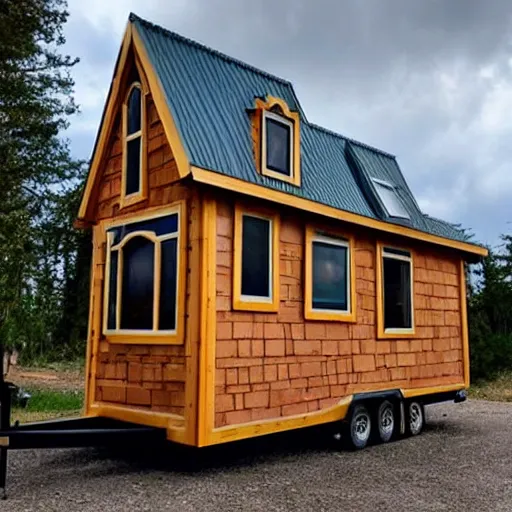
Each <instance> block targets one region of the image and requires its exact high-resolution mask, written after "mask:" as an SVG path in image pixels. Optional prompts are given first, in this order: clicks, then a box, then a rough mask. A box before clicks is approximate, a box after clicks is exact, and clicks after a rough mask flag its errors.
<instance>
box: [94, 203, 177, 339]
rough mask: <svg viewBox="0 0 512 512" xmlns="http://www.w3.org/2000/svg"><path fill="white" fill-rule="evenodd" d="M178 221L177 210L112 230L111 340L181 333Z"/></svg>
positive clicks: (108, 280) (108, 322)
mask: <svg viewBox="0 0 512 512" xmlns="http://www.w3.org/2000/svg"><path fill="white" fill-rule="evenodd" d="M179 218H180V213H179V211H178V212H175V213H171V214H166V215H161V216H157V217H152V218H147V219H145V220H137V221H132V222H126V223H124V224H115V225H114V226H113V227H110V228H109V229H107V265H106V266H107V276H106V279H105V287H106V288H105V298H106V302H105V324H104V332H105V334H107V335H108V336H115V335H118V334H121V335H123V334H125V335H126V334H128V335H130V334H133V335H137V334H142V335H144V334H146V335H153V336H155V335H159V334H162V335H170V336H172V335H177V328H178V289H179V286H178V285H179V280H180V279H183V276H181V277H180V270H179V269H180V260H181V259H182V257H183V256H180V254H179V251H178V247H179V225H180V221H179Z"/></svg>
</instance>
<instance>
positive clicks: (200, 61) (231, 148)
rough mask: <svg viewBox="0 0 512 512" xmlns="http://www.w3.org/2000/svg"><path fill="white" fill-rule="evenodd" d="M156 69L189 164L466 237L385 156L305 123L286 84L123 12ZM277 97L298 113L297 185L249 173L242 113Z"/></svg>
mask: <svg viewBox="0 0 512 512" xmlns="http://www.w3.org/2000/svg"><path fill="white" fill-rule="evenodd" d="M130 20H131V22H132V23H134V24H135V26H136V28H137V30H138V32H139V34H140V37H141V39H142V41H143V43H144V45H145V47H146V50H147V53H148V55H149V58H150V60H151V63H152V65H153V67H154V69H155V72H156V73H157V75H158V77H159V79H160V81H161V83H162V86H163V90H164V93H165V95H166V99H167V103H168V106H169V108H170V110H171V114H172V116H173V118H174V120H175V123H176V126H177V128H178V130H179V133H180V135H181V139H182V142H183V145H184V147H185V150H186V152H187V154H188V158H189V160H190V162H191V164H192V165H195V166H198V167H201V168H204V169H209V170H212V171H216V172H219V173H222V174H225V175H228V176H231V177H234V178H239V179H242V180H245V181H248V182H251V183H255V184H258V185H263V186H265V187H268V188H272V189H275V190H280V191H282V192H286V193H288V194H292V195H295V196H298V197H302V198H305V199H310V200H312V201H315V202H318V203H321V204H324V205H327V206H332V207H334V208H338V209H340V210H345V211H349V212H352V213H357V214H360V215H364V216H366V217H370V218H379V219H382V220H386V221H389V222H394V223H400V224H406V225H410V226H411V227H414V228H416V229H419V230H421V231H425V232H428V233H432V234H436V235H439V236H443V237H446V238H450V239H454V240H466V238H465V235H464V233H463V232H462V231H461V230H458V229H456V228H455V227H453V226H452V225H449V224H446V223H442V222H441V221H435V222H434V221H433V220H432V219H430V218H427V217H426V216H425V215H423V213H422V212H421V211H420V209H419V207H418V205H417V203H416V201H415V200H414V197H413V195H412V193H411V191H410V189H409V187H408V186H407V183H406V181H405V179H404V177H403V175H402V173H401V171H400V168H399V167H398V164H397V162H396V160H395V158H394V157H393V156H392V155H390V154H389V153H385V152H383V151H380V150H378V149H375V148H372V147H370V146H367V145H365V144H362V143H360V142H357V141H353V140H350V139H347V138H345V137H343V136H341V135H339V134H336V133H333V132H331V131H329V130H326V129H324V128H321V127H319V126H316V125H314V124H311V123H309V122H308V121H307V119H306V117H305V115H304V113H303V112H302V109H301V107H300V104H299V102H298V100H297V97H296V95H295V92H294V90H293V87H292V85H291V83H290V82H288V81H286V80H283V79H281V78H278V77H276V76H273V75H271V74H269V73H266V72H264V71H261V70H259V69H257V68H254V67H252V66H249V65H248V64H245V63H243V62H241V61H239V60H236V59H233V58H231V57H229V56H227V55H224V54H222V53H220V52H217V51H215V50H212V49H211V48H208V47H206V46H203V45H201V44H199V43H197V42H195V41H192V40H190V39H187V38H184V37H182V36H180V35H178V34H176V33H174V32H170V31H168V30H165V29H163V28H162V27H159V26H156V25H153V24H152V23H149V22H147V21H145V20H142V19H141V18H139V17H137V16H135V15H133V14H132V15H130ZM269 95H271V96H275V97H278V98H282V99H283V100H284V101H286V103H287V104H288V106H289V107H290V109H291V110H294V111H297V112H299V115H300V118H301V177H302V185H301V187H295V186H294V185H291V184H288V183H284V182H282V181H279V180H275V179H272V178H269V177H266V176H262V175H261V174H259V173H258V172H257V170H256V166H255V161H254V157H253V143H252V138H251V122H250V117H249V113H248V110H249V109H251V108H253V107H254V100H255V98H256V97H262V98H264V97H266V96H269ZM371 178H379V179H383V180H386V181H389V182H391V183H393V184H394V185H395V186H396V187H397V190H398V193H399V194H400V197H401V198H402V200H403V202H404V203H405V205H406V207H407V210H408V211H409V212H410V214H411V219H410V222H409V221H398V220H396V219H392V218H389V217H388V216H387V215H386V213H385V211H384V212H383V211H382V207H379V204H378V201H376V199H375V190H374V189H373V188H372V185H371Z"/></svg>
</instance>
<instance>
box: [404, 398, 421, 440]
mask: <svg viewBox="0 0 512 512" xmlns="http://www.w3.org/2000/svg"><path fill="white" fill-rule="evenodd" d="M424 426H425V408H424V407H423V404H422V403H421V402H417V401H415V400H411V401H410V402H407V403H406V405H405V430H406V432H407V435H409V436H417V435H419V434H421V431H422V430H423V427H424Z"/></svg>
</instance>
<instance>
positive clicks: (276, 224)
mask: <svg viewBox="0 0 512 512" xmlns="http://www.w3.org/2000/svg"><path fill="white" fill-rule="evenodd" d="M244 215H254V216H256V217H261V218H265V219H268V220H270V221H271V226H272V268H271V271H272V285H271V286H272V300H271V301H268V302H259V301H251V300H248V299H244V298H243V297H242V218H243V216H244ZM279 228H280V219H279V214H278V213H277V212H275V211H271V210H267V209H265V208H255V207H246V206H244V205H243V204H241V203H236V204H235V229H234V239H233V309H235V310H239V311H262V312H277V311H278V309H279V298H280V297H279V295H280V290H279V274H280V269H279Z"/></svg>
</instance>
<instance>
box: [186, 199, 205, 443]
mask: <svg viewBox="0 0 512 512" xmlns="http://www.w3.org/2000/svg"><path fill="white" fill-rule="evenodd" d="M188 205H189V206H188V208H189V211H188V215H187V216H188V223H189V235H188V256H187V261H188V272H187V306H186V307H187V318H186V329H185V333H186V339H185V356H186V377H185V435H186V440H187V441H186V442H187V444H190V445H197V433H198V423H197V414H198V400H199V398H198V386H199V343H200V335H201V256H202V255H201V233H202V226H201V201H200V198H199V192H198V191H197V190H196V191H194V196H193V198H192V199H191V200H190V201H189V202H188Z"/></svg>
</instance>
